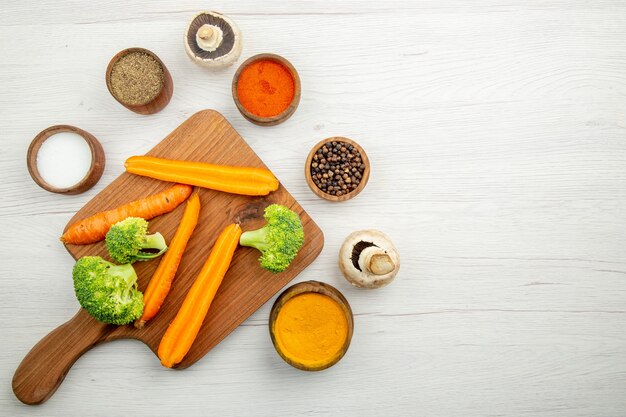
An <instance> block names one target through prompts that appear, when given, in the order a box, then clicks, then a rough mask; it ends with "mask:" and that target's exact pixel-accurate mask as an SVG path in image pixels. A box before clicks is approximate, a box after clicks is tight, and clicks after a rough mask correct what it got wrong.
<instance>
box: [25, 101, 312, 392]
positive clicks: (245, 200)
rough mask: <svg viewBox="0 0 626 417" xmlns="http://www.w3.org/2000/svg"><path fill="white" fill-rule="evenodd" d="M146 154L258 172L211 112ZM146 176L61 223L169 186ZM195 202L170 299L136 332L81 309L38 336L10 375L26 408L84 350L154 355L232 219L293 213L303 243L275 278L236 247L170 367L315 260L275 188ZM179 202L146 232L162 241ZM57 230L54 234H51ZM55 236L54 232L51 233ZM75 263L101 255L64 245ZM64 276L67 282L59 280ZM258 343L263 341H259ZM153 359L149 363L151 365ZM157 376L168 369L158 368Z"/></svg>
mask: <svg viewBox="0 0 626 417" xmlns="http://www.w3.org/2000/svg"><path fill="white" fill-rule="evenodd" d="M148 155H152V156H158V157H165V158H171V159H183V160H193V161H204V162H211V163H215V164H225V165H236V166H255V167H264V168H266V166H265V165H264V164H263V162H262V161H261V159H259V157H258V156H257V155H256V154H255V153H254V151H253V150H252V149H250V147H249V146H248V145H247V144H246V142H245V141H244V140H243V139H242V138H241V136H239V134H238V133H237V132H236V131H235V129H234V128H233V127H232V126H231V125H230V123H228V121H227V120H226V119H225V118H224V117H223V116H222V115H221V114H219V113H218V112H216V111H213V110H204V111H201V112H198V113H196V114H194V115H193V116H191V117H190V118H189V119H188V120H187V121H185V122H184V123H183V124H182V125H180V126H179V127H178V128H177V129H176V130H174V131H173V132H172V133H170V134H169V135H168V136H167V137H166V138H165V139H164V140H163V141H161V142H160V143H159V144H158V145H157V146H155V147H154V148H153V149H152V150H151V151H150V152H148ZM171 185H172V184H171V183H165V182H161V181H158V180H153V179H150V178H144V177H139V176H135V175H131V174H128V173H124V174H122V175H120V176H119V177H118V178H117V179H116V180H114V181H113V182H112V183H111V184H110V185H109V186H107V187H106V188H105V189H104V190H102V192H100V193H99V194H98V195H96V196H95V197H94V198H93V199H92V200H91V201H89V202H88V203H87V204H86V205H85V206H84V207H83V208H82V209H81V210H80V211H79V212H78V213H76V215H75V216H74V217H73V218H72V219H71V220H70V222H69V223H68V225H69V224H72V223H74V222H75V221H77V220H80V219H83V218H85V217H88V216H90V215H92V214H94V213H96V212H98V211H102V210H107V209H111V208H114V207H116V206H118V205H120V204H123V203H126V202H128V201H131V200H135V199H139V198H142V197H145V196H148V195H150V194H154V193H156V192H159V191H162V190H164V189H166V188H168V187H170V186H171ZM197 190H198V191H199V194H200V200H201V202H202V209H201V212H200V219H199V222H198V226H197V227H196V230H195V231H194V234H193V236H192V237H191V240H190V241H189V244H188V246H187V250H186V251H185V254H184V256H183V259H182V262H181V264H180V267H179V269H178V273H177V275H176V279H175V281H174V283H173V285H172V289H171V292H170V294H169V295H168V297H167V298H166V300H165V303H164V304H163V306H162V308H161V310H160V312H159V314H158V315H157V316H156V317H155V318H154V319H153V320H151V321H149V322H148V323H147V324H146V326H145V327H144V328H143V329H141V330H137V329H135V328H134V327H132V325H127V326H115V325H108V324H104V323H100V322H98V321H96V320H95V319H93V318H92V317H91V316H90V315H89V314H87V312H86V311H85V310H83V309H81V310H79V311H78V313H77V314H76V315H75V316H74V317H73V318H72V319H71V320H69V321H68V322H66V323H64V324H62V325H61V326H59V327H57V328H56V329H55V330H53V331H52V332H51V333H50V334H48V335H47V336H46V337H44V338H43V339H42V340H41V341H40V342H39V343H37V345H35V346H34V347H33V348H32V350H31V351H30V352H29V353H28V355H26V357H25V358H24V360H23V361H22V363H21V364H20V366H19V367H18V368H17V370H16V371H15V375H14V377H13V392H14V393H15V395H16V396H17V398H19V399H20V401H22V402H24V403H26V404H38V403H41V402H43V401H45V400H46V399H48V398H49V397H50V396H51V395H52V394H53V393H54V391H55V390H56V389H57V387H58V386H59V385H60V384H61V382H62V381H63V378H64V377H65V375H66V373H67V372H68V371H69V369H70V367H71V366H72V364H73V363H74V362H75V361H76V360H77V359H78V358H79V357H80V356H81V355H82V354H83V353H84V352H86V351H87V350H89V349H91V348H92V347H94V346H96V345H98V344H100V343H103V342H107V341H110V340H116V339H137V340H141V341H142V342H144V343H145V344H146V345H148V347H149V348H150V349H151V350H152V351H153V352H154V353H155V354H156V351H157V348H158V346H159V341H160V340H161V336H163V333H164V332H165V329H166V328H167V326H168V325H169V323H170V322H171V320H172V319H173V318H174V316H175V314H176V312H177V311H178V308H179V306H180V305H181V303H182V301H183V299H184V297H185V295H186V294H187V291H188V290H189V288H190V287H191V284H192V283H193V281H194V279H195V278H196V276H197V274H198V272H199V271H200V268H201V267H202V264H203V263H204V261H205V260H206V259H207V257H208V255H209V252H210V250H211V247H212V245H213V243H214V242H215V239H216V238H217V235H218V234H219V232H220V231H221V230H222V229H223V228H224V227H225V226H226V225H227V224H229V223H232V222H239V223H240V224H241V226H242V228H243V229H244V231H245V230H251V229H256V228H258V227H261V226H262V225H263V224H264V220H263V210H264V208H265V207H266V206H267V205H269V204H272V203H279V204H284V205H286V206H288V207H290V208H291V209H293V210H295V211H296V212H297V213H298V214H299V215H300V218H301V219H302V223H303V225H304V233H305V241H304V245H303V247H302V249H301V250H300V252H299V254H298V256H297V257H296V259H295V260H294V261H293V263H292V264H291V266H290V267H289V268H288V269H287V270H286V271H285V272H282V273H280V274H272V273H270V272H268V271H266V270H264V269H262V268H261V267H260V266H259V264H258V261H257V258H258V256H259V253H258V252H257V251H256V250H254V249H251V248H243V247H240V248H238V249H237V251H236V252H235V256H234V258H233V261H232V264H231V267H230V269H229V270H228V273H227V274H226V276H225V277H224V280H223V282H222V285H221V287H220V289H219V291H218V292H217V295H216V297H215V299H214V301H213V304H212V305H211V308H210V310H209V313H208V315H207V317H206V319H205V321H204V324H203V325H202V328H201V329H200V333H199V335H198V338H197V339H196V341H195V342H194V344H193V346H192V347H191V350H190V351H189V353H188V354H187V356H186V357H185V359H184V360H183V361H182V362H181V363H180V365H179V366H178V369H182V368H186V367H188V366H190V365H193V364H194V363H195V362H196V361H198V360H199V359H200V358H202V357H203V356H204V355H205V354H206V353H207V352H208V351H209V350H211V349H212V348H213V347H214V346H215V345H217V344H218V343H219V342H220V341H221V340H222V339H224V338H225V337H226V336H227V335H228V334H229V333H230V332H232V331H233V330H234V329H235V328H236V327H237V326H238V325H239V324H240V323H241V322H243V321H244V320H245V319H246V318H247V317H248V316H250V315H251V314H252V313H253V312H254V311H256V310H257V309H258V308H259V307H260V306H262V305H263V304H264V303H265V302H266V301H267V300H269V299H270V298H271V297H272V296H273V295H274V294H276V293H277V292H278V291H279V290H280V289H281V288H283V287H284V286H285V285H286V284H287V283H289V282H290V281H291V280H293V279H294V278H295V277H296V275H298V274H299V273H300V272H301V271H302V270H303V269H304V268H306V267H307V266H308V265H309V264H310V263H311V262H313V260H314V259H315V258H316V257H317V256H318V255H319V253H320V252H321V250H322V247H323V246H324V236H323V234H322V231H321V230H320V228H319V227H318V226H317V225H316V224H315V222H314V221H313V220H312V219H311V218H310V217H309V215H308V214H307V213H306V212H305V211H304V210H303V209H302V207H300V205H299V204H298V202H297V201H296V200H295V199H294V198H293V197H292V196H291V194H289V193H288V192H287V190H286V189H285V188H284V187H283V186H282V185H281V186H280V188H279V189H278V190H277V191H275V192H273V193H271V194H270V195H269V196H265V197H248V196H239V195H232V194H227V193H222V192H218V191H212V190H207V189H197ZM184 206H185V203H183V204H181V205H180V206H179V207H178V208H176V210H174V211H173V212H171V213H168V214H165V215H163V216H160V217H157V218H156V219H153V220H151V221H150V232H156V231H159V232H161V233H162V234H163V235H164V236H165V239H166V241H168V242H169V241H170V240H171V239H172V237H173V236H174V233H175V231H176V228H177V227H178V223H179V221H180V219H181V217H182V214H183V211H184V208H185V207H184ZM59 232H60V231H59ZM60 235H61V233H59V236H60ZM66 248H67V250H68V251H69V253H70V254H71V255H72V256H73V257H74V258H76V259H78V258H80V257H81V256H85V255H100V256H102V257H104V258H105V259H110V258H108V255H107V252H106V248H105V246H104V242H100V243H96V244H92V245H85V246H76V245H67V246H66ZM158 263H159V260H158V259H157V260H153V261H149V262H138V263H135V269H136V271H137V275H138V276H139V288H140V289H141V290H142V291H143V290H145V288H146V286H147V284H148V281H149V280H150V277H151V276H152V274H153V273H154V271H155V269H156V267H157V265H158ZM64 279H68V280H69V279H72V277H71V276H67V277H65V278H64ZM259 343H264V342H263V341H259ZM158 363H159V362H158V358H155V364H158ZM163 370H164V372H166V371H168V370H166V369H165V368H163Z"/></svg>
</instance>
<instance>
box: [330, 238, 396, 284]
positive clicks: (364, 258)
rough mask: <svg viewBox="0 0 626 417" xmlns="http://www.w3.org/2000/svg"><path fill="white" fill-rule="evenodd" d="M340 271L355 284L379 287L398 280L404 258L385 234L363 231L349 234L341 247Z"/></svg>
mask: <svg viewBox="0 0 626 417" xmlns="http://www.w3.org/2000/svg"><path fill="white" fill-rule="evenodd" d="M339 269H341V272H342V273H343V275H344V277H345V278H346V279H347V280H348V281H349V282H350V283H351V284H352V285H355V286H357V287H361V288H379V287H382V286H384V285H387V284H389V283H390V282H391V281H393V279H394V278H395V276H396V274H397V273H398V270H399V269H400V255H399V253H398V250H397V249H396V247H395V246H394V244H393V243H392V242H391V239H390V238H389V236H387V235H386V234H384V233H383V232H380V231H378V230H359V231H356V232H352V233H351V234H350V235H348V237H346V239H345V240H344V242H343V244H342V245H341V249H340V250H339Z"/></svg>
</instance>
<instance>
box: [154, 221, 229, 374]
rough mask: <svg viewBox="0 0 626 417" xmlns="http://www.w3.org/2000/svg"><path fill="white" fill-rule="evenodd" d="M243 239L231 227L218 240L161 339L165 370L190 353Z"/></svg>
mask: <svg viewBox="0 0 626 417" xmlns="http://www.w3.org/2000/svg"><path fill="white" fill-rule="evenodd" d="M240 236H241V227H239V225H238V224H231V225H229V226H226V228H225V229H224V230H223V231H222V233H221V234H220V235H219V237H218V238H217V241H216V242H215V245H214V246H213V249H212V250H211V254H210V255H209V258H208V259H207V260H206V262H205V263H204V266H203V267H202V270H201V271H200V273H199V274H198V277H197V278H196V280H195V282H194V283H193V285H192V286H191V289H190V290H189V292H188V293H187V296H186V297H185V300H184V301H183V304H182V306H181V307H180V310H178V313H177V314H176V317H175V318H174V320H173V321H172V323H171V324H170V325H169V327H168V328H167V330H166V331H165V334H164V335H163V338H162V339H161V343H160V344H159V349H158V355H159V359H160V360H161V364H162V365H163V366H165V367H168V368H171V367H172V366H174V365H176V364H178V363H180V362H181V361H182V360H183V358H184V357H185V355H186V354H187V352H189V349H190V348H191V345H192V344H193V342H194V340H196V336H198V331H200V327H201V326H202V322H203V321H204V319H205V317H206V314H207V312H208V311H209V307H210V306H211V302H212V301H213V298H215V293H216V292H217V289H218V288H219V286H220V284H221V283H222V279H223V278H224V275H225V274H226V271H227V270H228V267H229V266H230V261H231V260H232V258H233V253H234V252H235V249H236V248H237V245H238V244H239V237H240Z"/></svg>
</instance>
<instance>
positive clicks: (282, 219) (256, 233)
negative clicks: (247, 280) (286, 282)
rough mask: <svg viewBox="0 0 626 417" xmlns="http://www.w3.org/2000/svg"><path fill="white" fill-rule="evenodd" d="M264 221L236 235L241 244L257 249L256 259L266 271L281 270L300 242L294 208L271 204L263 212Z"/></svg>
mask: <svg viewBox="0 0 626 417" xmlns="http://www.w3.org/2000/svg"><path fill="white" fill-rule="evenodd" d="M263 216H264V217H265V220H267V225H265V226H264V227H262V228H260V229H258V230H252V231H249V232H244V233H243V234H242V235H241V238H240V239H239V244H240V245H241V246H250V247H253V248H256V249H258V250H259V251H261V257H260V258H259V262H260V263H261V266H262V267H263V268H265V269H267V270H268V271H271V272H274V273H277V272H282V271H284V270H285V269H287V267H288V266H289V264H290V263H291V261H293V259H294V258H295V257H296V255H297V254H298V251H299V250H300V248H301V247H302V244H303V243H304V229H303V228H302V222H301V221H300V217H298V214H296V212H294V211H292V210H290V209H289V208H288V207H285V206H281V205H279V204H272V205H270V206H268V207H267V208H266V209H265V213H264V215H263Z"/></svg>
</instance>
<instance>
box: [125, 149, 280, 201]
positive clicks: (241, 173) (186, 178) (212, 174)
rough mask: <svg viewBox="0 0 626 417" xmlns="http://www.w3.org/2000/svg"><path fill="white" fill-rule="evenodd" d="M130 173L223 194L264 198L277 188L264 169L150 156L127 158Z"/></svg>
mask: <svg viewBox="0 0 626 417" xmlns="http://www.w3.org/2000/svg"><path fill="white" fill-rule="evenodd" d="M124 166H125V167H126V171H127V172H130V173H131V174H136V175H142V176H144V177H150V178H156V179H159V180H163V181H172V182H179V183H183V184H190V185H196V186H198V187H204V188H210V189H212V190H218V191H225V192H227V193H232V194H243V195H267V194H269V193H270V192H272V191H276V190H277V189H278V180H277V179H276V177H274V174H272V172H271V171H270V170H268V169H264V168H253V167H235V166H227V165H215V164H208V163H204V162H191V161H177V160H172V159H163V158H154V157H151V156H131V157H130V158H128V159H127V160H126V163H125V164H124Z"/></svg>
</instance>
